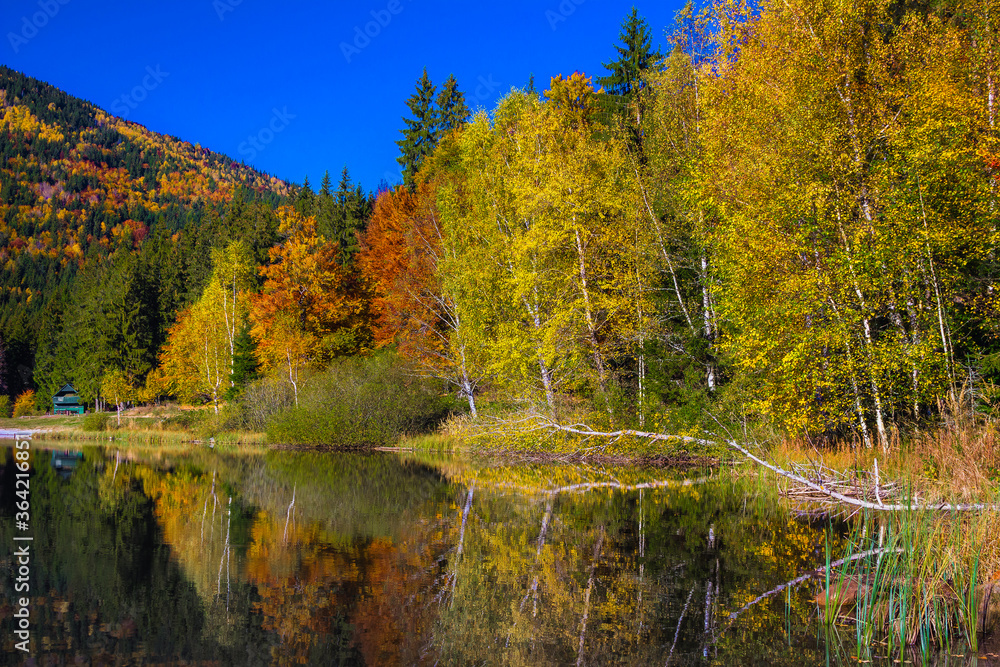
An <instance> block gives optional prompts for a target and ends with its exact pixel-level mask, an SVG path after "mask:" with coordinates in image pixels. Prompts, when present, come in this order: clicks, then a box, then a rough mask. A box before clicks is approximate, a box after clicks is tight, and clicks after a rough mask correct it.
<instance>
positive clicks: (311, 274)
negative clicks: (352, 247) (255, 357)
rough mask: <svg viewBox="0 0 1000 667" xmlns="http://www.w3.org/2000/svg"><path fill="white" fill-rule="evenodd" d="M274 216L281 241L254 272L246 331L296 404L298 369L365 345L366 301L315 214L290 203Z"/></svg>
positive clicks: (366, 334)
mask: <svg viewBox="0 0 1000 667" xmlns="http://www.w3.org/2000/svg"><path fill="white" fill-rule="evenodd" d="M278 217H279V218H280V220H281V224H280V227H279V233H280V234H281V235H282V236H284V237H285V241H284V242H283V243H281V244H280V245H278V246H275V247H274V248H271V250H270V251H269V254H270V258H271V264H270V265H268V266H265V267H262V268H261V270H260V272H261V275H262V276H263V277H264V285H263V288H262V289H261V293H260V294H258V295H256V296H255V297H254V299H253V307H252V312H251V321H252V328H251V330H250V335H251V336H252V337H253V338H254V340H255V341H256V343H257V351H258V354H259V355H260V358H261V361H262V362H263V364H264V366H265V367H266V368H268V369H270V370H272V371H276V372H280V373H281V374H282V375H287V376H288V381H289V383H290V384H291V385H292V389H293V391H294V393H295V401H296V404H298V390H299V383H298V376H299V371H300V370H301V369H302V368H303V367H305V366H314V367H323V366H325V365H326V364H327V363H329V361H330V360H331V359H333V358H334V357H336V356H339V355H342V354H349V353H352V352H357V351H359V350H362V349H364V347H365V346H366V345H367V343H368V339H369V336H370V334H369V329H368V321H367V303H366V299H365V298H364V295H363V294H361V293H360V290H359V289H358V288H357V286H356V284H355V283H354V281H352V280H351V279H350V276H349V275H348V274H347V273H346V271H345V270H344V268H343V267H342V266H341V265H340V263H339V262H338V261H337V258H338V255H339V248H338V246H337V244H336V243H334V242H331V241H327V240H326V239H324V238H322V237H320V236H319V235H318V234H317V232H316V220H315V218H313V217H312V216H308V217H307V216H302V215H300V214H298V213H297V212H295V210H294V209H292V208H291V207H283V208H281V209H279V211H278Z"/></svg>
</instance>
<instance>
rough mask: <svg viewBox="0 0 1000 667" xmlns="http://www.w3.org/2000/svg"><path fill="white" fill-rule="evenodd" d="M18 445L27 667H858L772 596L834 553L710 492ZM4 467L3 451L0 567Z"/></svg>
mask: <svg viewBox="0 0 1000 667" xmlns="http://www.w3.org/2000/svg"><path fill="white" fill-rule="evenodd" d="M35 446H36V458H35V469H34V472H33V475H32V481H31V489H32V496H31V500H32V522H33V530H34V534H35V542H34V549H35V552H34V553H35V557H34V559H33V561H32V567H33V571H32V586H31V591H32V614H33V617H32V636H33V649H34V651H35V653H34V656H35V657H36V658H39V657H43V656H44V657H45V658H47V659H49V658H54V659H55V661H57V662H63V661H66V662H69V661H75V660H83V661H85V662H99V663H105V662H107V663H111V662H115V663H118V662H121V663H126V664H128V663H136V664H138V663H145V662H154V661H161V662H177V661H180V660H185V661H190V662H195V663H202V662H206V661H211V662H212V663H213V664H234V665H257V664H260V665H269V664H350V665H354V664H359V665H360V664H364V665H393V664H407V665H410V664H455V665H465V664H479V665H482V664H510V665H547V664H553V665H556V664H560V665H561V664H588V665H606V664H628V665H646V664H665V665H686V664H716V665H748V664H779V665H782V664H787V665H808V664H816V665H825V664H850V663H854V662H855V661H856V658H855V657H854V656H855V655H856V651H854V652H853V653H852V649H853V645H852V640H853V631H851V630H850V629H846V630H845V633H846V634H845V636H844V637H837V636H832V637H831V636H826V635H825V634H824V633H823V631H822V630H821V629H820V626H819V624H818V623H817V621H816V608H815V604H814V603H813V602H812V600H811V595H812V594H814V592H815V591H814V590H812V589H811V588H810V586H808V585H806V586H799V587H788V588H780V589H779V588H777V587H778V586H779V585H780V584H782V583H783V582H786V581H788V580H791V579H794V578H795V577H796V576H797V575H800V574H801V573H802V572H805V571H807V570H809V569H811V568H814V567H816V566H817V565H819V564H821V563H822V562H823V559H824V554H825V551H826V545H827V541H828V540H831V541H832V543H831V549H833V550H834V551H835V550H836V549H838V548H839V544H838V540H839V538H838V536H837V534H836V531H827V530H826V526H823V525H810V524H808V523H803V522H800V521H797V520H795V519H794V518H790V517H789V515H788V513H787V511H786V510H785V509H783V508H782V507H779V506H777V505H776V504H774V502H773V500H771V499H770V498H771V496H770V494H769V493H766V492H765V491H764V490H763V489H761V488H760V487H759V486H758V484H759V483H758V482H756V481H746V480H743V479H740V478H738V477H736V476H734V475H731V474H728V473H721V474H716V475H715V476H714V477H704V476H702V475H701V474H699V473H682V472H677V471H665V470H635V469H628V468H614V469H596V468H588V467H585V466H553V465H526V466H513V465H495V464H491V465H484V464H475V465H474V464H470V463H468V462H463V461H461V460H458V459H454V458H439V459H431V458H426V457H425V458H421V459H416V458H413V459H408V460H406V459H401V458H399V457H397V456H395V455H362V454H329V453H315V452H313V453H309V452H271V453H268V454H266V455H245V456H235V455H223V454H218V453H216V452H214V451H206V450H192V451H190V452H187V453H182V454H178V453H167V452H155V451H150V452H143V453H138V452H136V451H135V450H133V451H130V452H129V453H125V452H117V451H115V450H111V449H100V448H88V449H86V450H85V451H84V452H83V454H82V456H81V455H79V454H73V455H70V454H69V453H67V452H62V451H60V452H55V451H53V452H51V454H50V453H45V455H42V453H41V452H40V451H38V450H37V447H38V445H37V444H36V445H35ZM62 446H64V445H62ZM12 463H13V459H12V456H11V451H10V450H9V449H7V450H0V480H2V488H3V489H4V493H3V500H2V505H0V510H2V515H3V520H2V522H0V542H2V543H3V544H6V545H9V544H11V543H12V542H11V537H12V532H13V531H12V528H11V524H12V519H13V511H14V506H13V498H12V495H11V493H10V491H8V489H11V488H12V487H13V484H12V480H13V474H14V471H13V465H12ZM67 471H71V474H69V475H64V473H66V472H67ZM3 565H4V567H5V569H6V570H7V571H8V572H10V571H12V567H13V561H12V558H11V556H9V555H7V556H5V557H3ZM6 590H7V591H8V592H7V594H6V598H5V599H4V601H3V603H4V605H5V606H4V610H5V613H4V614H3V618H4V621H3V627H2V628H0V632H2V637H3V642H4V645H3V649H4V651H5V655H7V656H12V655H14V654H13V653H12V652H11V651H12V649H13V640H12V636H13V635H12V632H11V627H10V614H8V613H6V610H7V609H10V608H11V607H10V605H11V604H12V602H13V594H12V593H10V592H9V591H10V588H9V587H8V588H7V589H6ZM768 591H772V592H774V594H772V595H769V596H764V597H762V594H764V593H765V592H768ZM896 657H898V656H896ZM902 657H903V659H904V660H908V659H910V658H911V657H912V656H909V654H904V655H903V656H902ZM917 657H918V659H921V660H922V659H923V658H922V657H921V656H919V654H917ZM875 658H876V662H878V656H875ZM949 660H951V662H950V663H949V662H948V661H949ZM884 661H885V662H886V664H888V663H889V662H891V661H890V660H889V658H888V657H886V658H885V659H884ZM930 661H931V663H932V664H966V662H965V661H964V660H959V661H958V662H956V658H953V657H951V654H950V653H947V652H943V653H942V654H941V655H940V656H938V657H933V656H932V657H931V659H930ZM980 664H983V663H982V662H980Z"/></svg>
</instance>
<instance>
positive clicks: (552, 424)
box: [530, 415, 1000, 512]
mask: <svg viewBox="0 0 1000 667" xmlns="http://www.w3.org/2000/svg"><path fill="white" fill-rule="evenodd" d="M530 419H532V420H534V422H535V423H536V424H537V427H536V428H535V429H533V430H549V431H552V432H562V433H572V434H574V435H579V436H582V437H584V438H587V439H589V438H605V439H608V440H610V441H611V442H614V441H616V440H618V439H620V438H622V437H626V436H631V437H635V438H645V439H647V440H664V441H667V440H680V441H681V442H688V443H695V444H701V445H715V446H719V445H726V446H727V447H729V448H730V449H732V450H734V451H736V452H738V453H740V454H742V455H743V456H744V457H745V458H748V459H750V460H751V461H753V462H754V463H756V464H757V465H760V466H763V467H765V468H767V469H768V470H770V471H771V472H773V473H775V474H777V475H780V476H781V477H784V478H786V479H790V480H792V481H793V482H796V483H797V484H799V485H801V486H802V487H805V488H806V489H808V490H810V491H812V492H815V493H817V494H819V495H820V496H821V497H822V498H823V499H824V501H825V502H829V501H832V500H837V501H840V502H842V503H846V504H848V505H852V506H854V507H857V508H861V509H870V510H874V511H878V512H906V511H922V510H936V511H942V512H981V511H984V510H997V509H1000V506H998V505H994V504H987V503H975V504H957V505H956V504H949V503H939V504H928V505H924V504H920V503H915V502H908V503H899V502H897V503H895V504H885V503H884V502H882V496H883V493H884V492H885V490H886V488H887V487H888V488H889V489H890V490H892V489H894V486H892V485H886V484H882V485H881V486H878V485H877V484H878V482H876V487H875V488H876V495H875V499H876V502H871V501H870V500H866V499H865V497H864V496H863V494H855V495H848V494H847V493H844V491H846V489H844V488H843V485H840V484H831V483H828V480H825V479H821V480H820V481H818V482H814V481H812V480H810V479H808V478H806V477H803V476H802V475H798V474H796V473H794V472H791V471H788V470H785V469H784V468H781V467H779V466H776V465H774V464H772V463H768V462H767V461H765V460H763V459H761V458H759V457H757V456H754V455H753V454H752V453H751V452H750V451H749V450H748V449H747V448H746V447H743V446H742V445H740V444H739V443H738V442H736V441H735V440H733V439H725V440H721V441H716V440H706V439H703V438H694V437H691V436H684V435H670V434H665V433H651V432H648V431H636V430H632V429H622V430H618V431H596V430H594V429H592V428H590V427H589V426H587V425H586V424H570V425H568V426H566V425H563V424H560V423H558V422H556V421H555V420H553V419H551V418H549V417H546V416H544V415H533V416H532V417H531V418H530ZM875 479H876V480H877V477H876V478H875Z"/></svg>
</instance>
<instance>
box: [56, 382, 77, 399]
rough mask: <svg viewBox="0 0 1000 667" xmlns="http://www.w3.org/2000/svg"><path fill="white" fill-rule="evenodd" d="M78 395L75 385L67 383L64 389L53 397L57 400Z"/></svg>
mask: <svg viewBox="0 0 1000 667" xmlns="http://www.w3.org/2000/svg"><path fill="white" fill-rule="evenodd" d="M76 393H77V391H76V387H74V386H73V383H72V382H67V383H66V384H64V385H63V386H62V389H60V390H59V391H57V392H56V393H55V394H53V396H52V397H53V398H55V397H56V396H65V395H67V394H76Z"/></svg>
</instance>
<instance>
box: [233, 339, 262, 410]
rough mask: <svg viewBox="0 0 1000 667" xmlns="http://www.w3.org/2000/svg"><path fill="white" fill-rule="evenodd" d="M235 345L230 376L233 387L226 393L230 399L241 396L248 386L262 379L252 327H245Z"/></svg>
mask: <svg viewBox="0 0 1000 667" xmlns="http://www.w3.org/2000/svg"><path fill="white" fill-rule="evenodd" d="M233 343H234V344H233V352H234V354H233V374H232V376H230V380H232V385H230V387H229V390H228V391H227V392H226V398H228V399H233V398H235V397H236V396H238V395H240V394H241V393H243V388H244V387H246V385H247V384H249V383H251V382H253V381H254V380H256V379H258V378H260V377H261V374H260V361H259V360H258V359H257V345H256V343H254V340H253V338H252V337H251V336H250V327H249V326H245V327H244V328H243V330H242V331H240V333H239V334H238V335H237V336H236V339H235V340H234V341H233Z"/></svg>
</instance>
